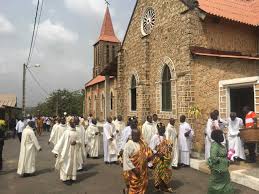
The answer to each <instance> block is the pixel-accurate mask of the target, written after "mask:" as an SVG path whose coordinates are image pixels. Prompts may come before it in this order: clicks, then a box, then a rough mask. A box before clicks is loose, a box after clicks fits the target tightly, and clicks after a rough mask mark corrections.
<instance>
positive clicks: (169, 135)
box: [165, 118, 179, 168]
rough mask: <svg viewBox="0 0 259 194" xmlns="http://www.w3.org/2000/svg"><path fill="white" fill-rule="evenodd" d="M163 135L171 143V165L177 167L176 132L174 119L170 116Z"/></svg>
mask: <svg viewBox="0 0 259 194" xmlns="http://www.w3.org/2000/svg"><path fill="white" fill-rule="evenodd" d="M165 136H166V139H167V140H170V141H171V142H172V143H173V145H174V146H173V154H172V156H173V159H172V164H171V165H172V167H173V168H177V167H178V161H179V148H178V132H177V130H176V128H175V119H173V118H171V119H170V120H169V123H168V125H167V127H166V131H165Z"/></svg>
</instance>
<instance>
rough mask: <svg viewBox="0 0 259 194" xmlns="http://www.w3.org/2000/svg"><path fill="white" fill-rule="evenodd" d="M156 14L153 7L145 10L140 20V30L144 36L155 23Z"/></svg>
mask: <svg viewBox="0 0 259 194" xmlns="http://www.w3.org/2000/svg"><path fill="white" fill-rule="evenodd" d="M155 19H156V14H155V11H154V9H153V8H151V7H149V8H147V9H146V10H145V12H144V14H143V16H142V21H141V32H142V34H143V35H144V36H146V35H148V34H150V33H151V31H152V29H153V27H154V25H155Z"/></svg>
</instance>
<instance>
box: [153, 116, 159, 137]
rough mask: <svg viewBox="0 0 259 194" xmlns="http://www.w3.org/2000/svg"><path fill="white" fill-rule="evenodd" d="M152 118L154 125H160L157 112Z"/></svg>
mask: <svg viewBox="0 0 259 194" xmlns="http://www.w3.org/2000/svg"><path fill="white" fill-rule="evenodd" d="M152 118H153V124H154V126H155V127H156V128H157V125H158V123H159V120H158V116H157V114H153V116H152ZM157 130H158V129H157ZM157 133H158V131H157Z"/></svg>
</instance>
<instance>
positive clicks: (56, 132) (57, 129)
mask: <svg viewBox="0 0 259 194" xmlns="http://www.w3.org/2000/svg"><path fill="white" fill-rule="evenodd" d="M65 130H66V119H65V118H61V120H59V119H58V121H57V123H56V124H55V125H54V126H53V127H52V130H51V133H50V138H49V144H50V143H53V144H54V146H55V145H56V144H57V142H58V140H59V139H60V138H61V137H62V135H63V133H64V131H65Z"/></svg>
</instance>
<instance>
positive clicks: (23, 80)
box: [22, 63, 27, 116]
mask: <svg viewBox="0 0 259 194" xmlns="http://www.w3.org/2000/svg"><path fill="white" fill-rule="evenodd" d="M26 68H27V66H26V64H25V63H24V64H23V78H22V114H23V116H25V89H26V87H25V84H26V80H25V79H26Z"/></svg>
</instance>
